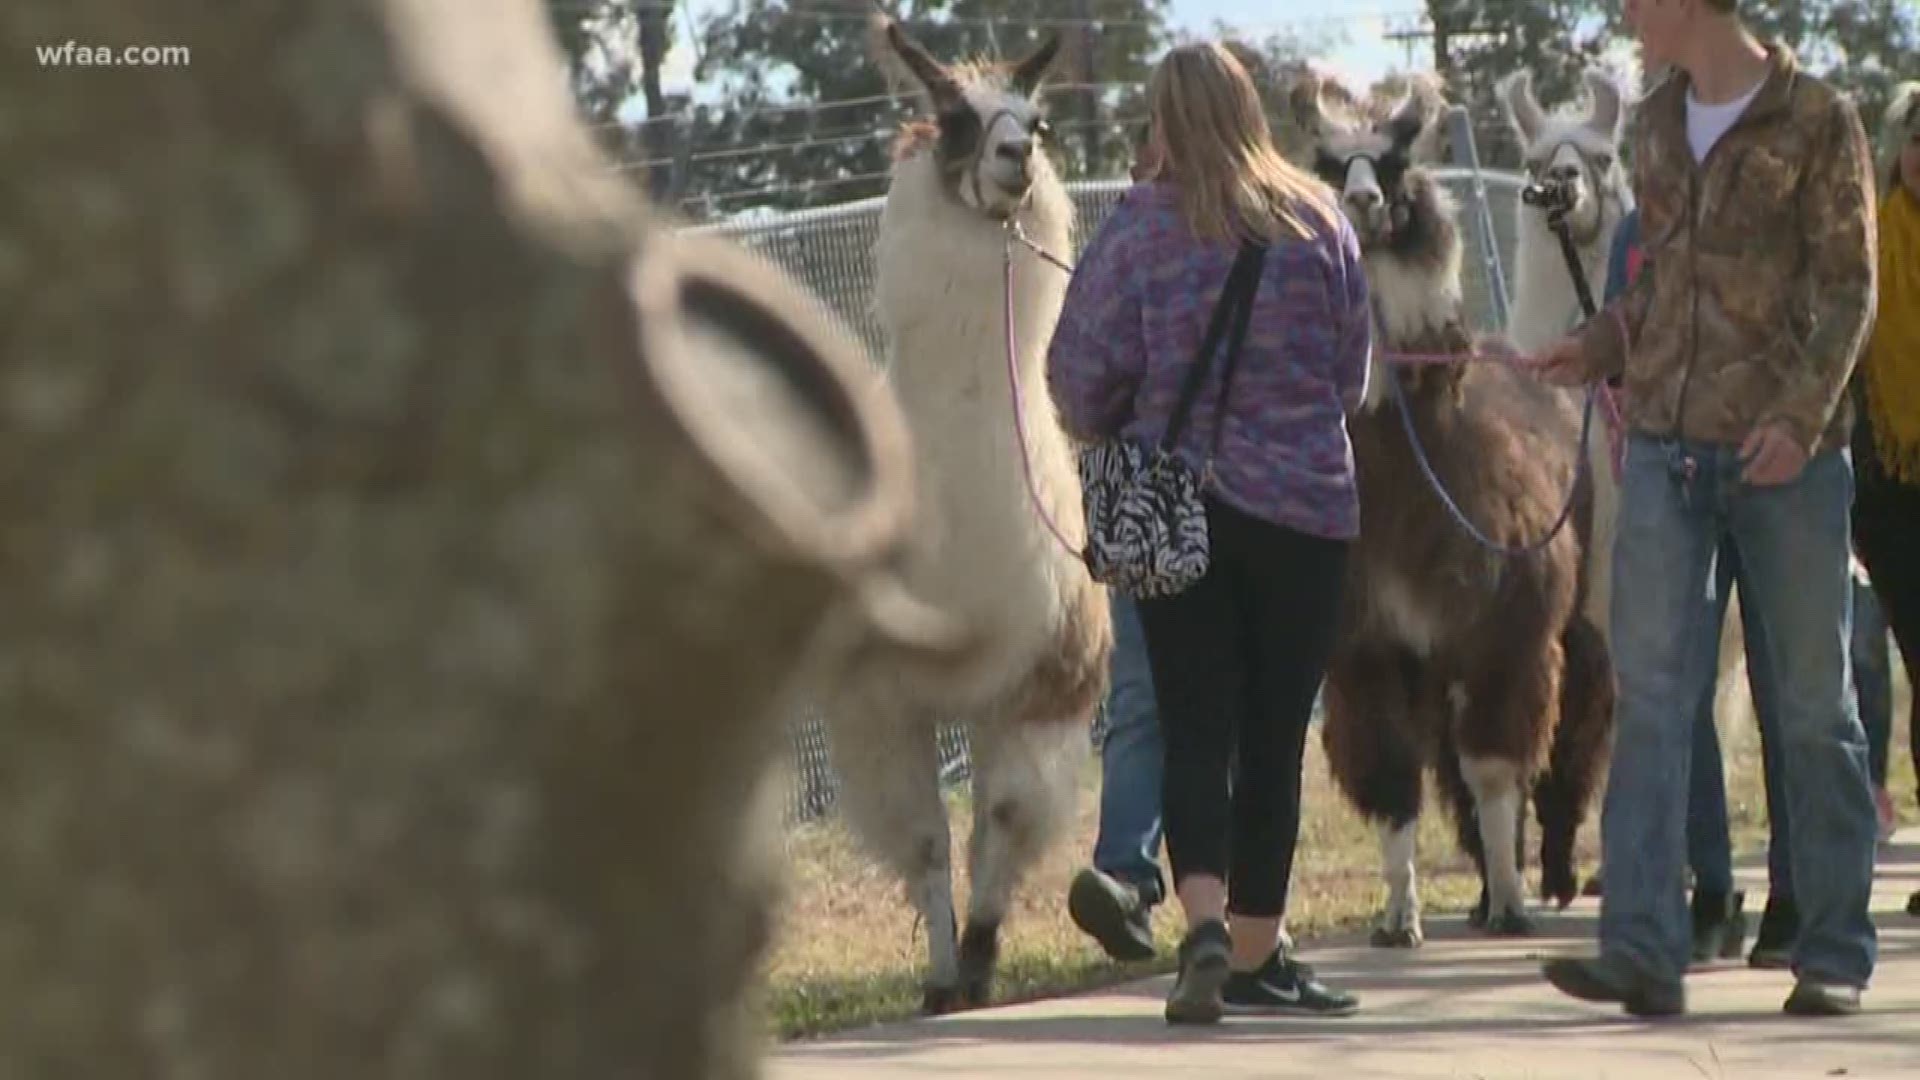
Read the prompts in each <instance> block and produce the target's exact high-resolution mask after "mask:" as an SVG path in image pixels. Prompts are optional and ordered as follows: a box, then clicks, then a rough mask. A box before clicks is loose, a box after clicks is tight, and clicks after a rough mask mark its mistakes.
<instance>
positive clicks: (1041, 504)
mask: <svg viewBox="0 0 1920 1080" xmlns="http://www.w3.org/2000/svg"><path fill="white" fill-rule="evenodd" d="M1016 239H1017V240H1019V241H1020V242H1021V243H1023V244H1025V245H1027V246H1028V247H1030V248H1032V249H1033V250H1034V251H1035V252H1037V253H1038V254H1039V255H1040V256H1041V257H1042V258H1044V259H1046V260H1047V261H1048V262H1050V263H1052V264H1054V265H1055V266H1058V267H1060V268H1061V269H1062V270H1065V271H1066V272H1067V273H1068V274H1071V273H1073V267H1071V266H1068V265H1067V264H1065V263H1063V262H1061V261H1060V260H1059V259H1056V258H1054V257H1053V256H1051V255H1048V254H1047V253H1046V252H1045V251H1042V250H1041V249H1040V247H1039V246H1038V245H1037V244H1035V243H1034V242H1033V241H1031V240H1028V239H1027V237H1026V234H1025V233H1022V232H1021V231H1020V226H1019V225H1018V224H1017V223H1015V222H1013V221H1012V219H1008V224H1007V245H1006V257H1005V268H1006V272H1005V273H1004V274H1002V275H1001V277H1002V279H1003V280H1004V281H1005V283H1006V295H1005V300H1006V303H1005V304H1004V305H1003V308H1004V313H1005V316H1006V324H1007V385H1008V386H1009V387H1011V388H1012V389H1013V432H1014V436H1015V437H1016V438H1017V439H1019V442H1020V471H1021V473H1022V475H1024V476H1025V477H1026V478H1027V496H1028V497H1029V498H1031V499H1032V500H1033V509H1034V512H1035V513H1037V514H1039V515H1040V520H1041V522H1042V523H1044V524H1045V525H1046V527H1047V531H1049V532H1051V533H1053V538H1054V539H1055V540H1058V541H1059V542H1060V546H1061V547H1062V548H1065V549H1066V552H1067V554H1069V555H1072V556H1073V557H1074V558H1076V559H1080V560H1083V561H1084V560H1085V559H1086V552H1085V551H1084V550H1083V549H1081V548H1076V547H1074V546H1073V541H1071V540H1069V539H1067V534H1066V532H1065V531H1064V530H1062V529H1061V528H1060V523H1059V522H1057V521H1055V520H1054V519H1053V515H1052V514H1051V513H1049V512H1048V510H1047V504H1046V500H1044V499H1042V498H1041V497H1040V483H1039V480H1038V479H1037V478H1036V477H1035V476H1034V475H1033V455H1032V453H1031V452H1030V451H1029V447H1030V446H1031V444H1032V440H1031V439H1029V438H1028V436H1027V405H1026V398H1025V395H1023V394H1021V392H1020V343H1019V341H1018V340H1016V338H1015V335H1014V330H1013V242H1014V241H1015V240H1016Z"/></svg>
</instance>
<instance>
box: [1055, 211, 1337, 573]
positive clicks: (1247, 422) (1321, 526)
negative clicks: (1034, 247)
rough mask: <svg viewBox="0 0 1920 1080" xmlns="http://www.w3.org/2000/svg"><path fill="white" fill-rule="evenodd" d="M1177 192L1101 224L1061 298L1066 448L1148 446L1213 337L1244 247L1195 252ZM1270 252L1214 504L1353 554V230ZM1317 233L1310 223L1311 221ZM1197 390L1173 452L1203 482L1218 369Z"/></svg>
mask: <svg viewBox="0 0 1920 1080" xmlns="http://www.w3.org/2000/svg"><path fill="white" fill-rule="evenodd" d="M1176 199H1177V196H1176V194H1175V191H1174V189H1173V188H1172V187H1171V186H1169V185H1167V184H1162V183H1143V184H1137V185H1135V186H1134V187H1133V188H1132V189H1130V190H1129V191H1127V193H1126V194H1125V195H1124V196H1122V197H1121V199H1120V202H1119V205H1117V206H1115V207H1114V209H1113V211H1112V213H1111V214H1110V215H1109V216H1108V217H1107V219H1106V220H1105V221H1104V222H1103V223H1102V224H1101V226H1100V228H1099V230H1098V232H1097V233H1096V234H1095V235H1094V237H1093V239H1092V240H1091V241H1090V242H1089V243H1088V245H1087V249H1086V251H1085V252H1084V253H1083V254H1082V255H1081V258H1080V264H1079V269H1078V270H1077V271H1076V273H1075V274H1074V278H1073V283H1072V284H1071V285H1070V286H1069V287H1068V290H1067V297H1066V306H1065V308H1064V309H1063V310H1062V311H1061V313H1060V324H1059V327H1058V328H1057V329H1056V330H1055V332H1054V336H1053V343H1052V346H1051V348H1050V349H1049V352H1048V357H1047V379H1048V385H1049V388H1050V389H1051V391H1052V393H1053V399H1054V403H1055V405H1056V406H1057V407H1058V409H1059V411H1060V419H1061V422H1062V424H1063V425H1064V426H1065V428H1066V430H1067V433H1068V434H1069V435H1071V436H1073V437H1074V438H1076V439H1079V440H1081V441H1086V442H1092V441H1095V440H1099V439H1104V438H1109V437H1112V436H1115V435H1120V436H1123V437H1126V438H1129V439H1133V440H1136V441H1139V442H1141V443H1143V444H1149V445H1150V444H1153V443H1156V442H1158V441H1159V439H1160V436H1161V433H1162V432H1164V431H1165V430H1166V426H1167V420H1168V417H1169V416H1170V415H1171V413H1172V412H1173V405H1174V402H1175V401H1176V400H1177V398H1178V397H1179V394H1180V382H1181V379H1182V378H1183V377H1184V376H1185V375H1186V373H1187V370H1188V368H1189V366H1190V365H1191V364H1192V362H1193V355H1194V352H1195V350H1197V349H1198V348H1199V347H1200V339H1201V337H1202V335H1204V334H1205V332H1206V328H1207V320H1208V318H1209V316H1210V315H1211V314H1212V312H1213V305H1214V301H1215V299H1216V298H1217V297H1218V296H1219V293H1220V287H1221V285H1222V284H1223V283H1224V282H1225V281H1226V276H1227V269H1228V268H1229V267H1230V266H1232V265H1233V259H1234V255H1235V245H1233V244H1230V243H1216V242H1202V241H1200V240H1197V239H1195V238H1194V236H1193V234H1192V233H1191V232H1190V231H1188V229H1187V227H1186V224H1185V223H1184V222H1183V221H1182V219H1181V217H1180V210H1179V205H1178V203H1177V201H1176ZM1333 217H1334V224H1335V227H1334V228H1333V229H1331V230H1328V231H1325V232H1323V233H1322V234H1321V235H1319V236H1317V237H1315V238H1314V239H1313V240H1312V241H1292V240H1290V241H1286V242H1284V243H1281V244H1277V245H1275V246H1273V247H1272V248H1271V249H1270V250H1269V251H1268V253H1267V259H1266V266H1265V272H1264V274H1263V275H1262V277H1261V280H1260V292H1259V295H1258V296H1257V297H1256V298H1255V301H1254V313H1253V321H1252V323H1251V324H1250V326H1249V328H1248V331H1247V343H1246V347H1245V349H1244V350H1243V351H1242V352H1241V354H1240V365H1239V370H1238V371H1237V372H1236V373H1235V375H1234V381H1233V386H1232V388H1231V390H1230V391H1229V394H1228V400H1227V407H1226V414H1227V415H1226V426H1225V429H1224V431H1223V432H1222V437H1221V441H1220V452H1219V455H1218V456H1217V457H1216V458H1215V460H1214V472H1215V476H1216V480H1215V484H1214V487H1213V489H1212V492H1211V493H1212V494H1213V495H1214V496H1215V497H1217V498H1219V499H1220V500H1221V501H1222V502H1225V503H1228V504H1230V505H1232V506H1234V507H1235V508H1237V509H1239V510H1242V511H1244V512H1246V513H1248V514H1252V515H1253V516H1255V517H1258V518H1261V519H1263V520H1266V521H1270V522H1273V523H1275V524H1277V525H1282V526H1285V527H1287V528H1290V529H1294V530H1296V531H1299V532H1303V533H1307V534H1310V535H1314V536H1321V537H1328V538H1332V539H1342V540H1347V539H1352V538H1354V537H1355V536H1357V535H1358V534H1359V531H1360V502H1359V494H1358V491H1357V490H1356V487H1355V483H1354V468H1353V448H1352V444H1351V443H1350V442H1349V441H1348V439H1347V424H1346V418H1347V414H1348V413H1350V412H1352V411H1354V410H1355V409H1357V408H1358V407H1359V404H1360V401H1361V399H1362V398H1363V397H1364V396H1365V394H1366V385H1367V369H1368V366H1369V360H1370V357H1371V350H1372V331H1371V322H1370V320H1369V318H1368V314H1367V312H1368V300H1367V282H1366V275H1365V273H1364V271H1363V269H1362V267H1361V262H1360V245H1359V241H1358V239H1357V238H1356V237H1355V236H1354V233H1353V229H1352V227H1351V226H1350V225H1349V224H1348V223H1347V220H1346V217H1345V216H1344V215H1342V214H1339V213H1337V212H1336V213H1335V214H1334V215H1333ZM1309 220H1312V219H1311V218H1309ZM1222 358H1223V357H1221V356H1218V355H1216V357H1215V359H1214V370H1213V371H1212V372H1210V373H1209V374H1208V378H1207V382H1206V384H1205V385H1203V386H1202V387H1201V388H1200V393H1199V396H1198V398H1197V399H1196V401H1195V402H1194V406H1193V412H1192V414H1191V415H1190V417H1189V418H1188V421H1187V427H1186V430H1185V431H1184V432H1182V433H1181V438H1180V445H1179V447H1178V451H1179V453H1180V456H1181V457H1182V458H1184V459H1185V460H1186V461H1187V463H1188V464H1189V465H1191V466H1192V467H1193V468H1194V469H1195V470H1196V471H1197V470H1198V469H1199V468H1200V467H1201V465H1202V463H1203V462H1204V460H1205V452H1206V448H1207V446H1208V445H1209V443H1210V442H1211V441H1212V439H1213V435H1214V430H1215V423H1216V419H1217V417H1216V412H1217V409H1216V405H1217V403H1218V401H1219V388H1220V383H1219V379H1220V369H1221V367H1222V366H1223V365H1222V364H1221V362H1220V361H1221V359H1222Z"/></svg>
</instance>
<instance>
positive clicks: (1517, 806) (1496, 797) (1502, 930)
mask: <svg viewBox="0 0 1920 1080" xmlns="http://www.w3.org/2000/svg"><path fill="white" fill-rule="evenodd" d="M1460 773H1461V775H1462V777H1464V778H1465V780H1466V782H1467V787H1468V788H1469V789H1471V790H1472V792H1473V800H1474V806H1475V808H1476V809H1477V810H1478V814H1479V819H1480V849H1481V852H1482V853H1483V856H1484V858H1485V867H1486V870H1485V882H1486V885H1485V889H1486V898H1487V918H1486V929H1487V932H1489V933H1492V934H1502V935H1525V934H1530V933H1532V932H1533V922H1532V920H1531V919H1529V918H1528V917H1527V913H1526V902H1525V899H1524V895H1523V894H1524V891H1525V890H1524V889H1523V888H1522V886H1521V883H1520V865H1519V860H1518V859H1517V858H1516V857H1515V848H1516V846H1517V843H1518V831H1519V824H1520V814H1521V809H1522V807H1521V798H1520V796H1521V790H1522V789H1521V783H1520V769H1519V766H1518V765H1516V764H1515V763H1514V762H1512V761H1511V760H1508V759H1505V758H1498V757H1465V756H1462V757H1461V759H1460Z"/></svg>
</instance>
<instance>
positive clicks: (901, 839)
mask: <svg viewBox="0 0 1920 1080" xmlns="http://www.w3.org/2000/svg"><path fill="white" fill-rule="evenodd" d="M826 715H827V717H828V730H829V732H830V735H831V738H832V754H833V765H834V771H835V772H836V773H838V775H839V778H840V790H839V805H840V811H841V813H842V814H843V815H844V816H845V818H846V821H847V824H848V826H849V827H850V828H851V829H852V830H853V832H854V834H855V835H856V836H858V837H859V838H860V839H861V841H862V842H863V843H864V844H865V845H866V846H867V847H868V848H869V849H870V850H871V851H872V852H873V853H874V854H875V855H876V856H878V857H879V859H880V860H881V861H882V862H884V863H885V864H886V865H887V866H888V867H889V868H890V869H892V870H893V871H894V873H896V874H898V875H899V876H900V878H901V880H902V882H903V883H904V884H905V886H906V893H907V899H908V901H909V902H910V903H912V904H913V906H914V909H915V910H916V911H918V912H919V913H920V917H921V919H922V920H924V922H925V924H926V931H927V979H926V988H925V997H924V1001H923V1007H924V1009H925V1011H926V1012H928V1013H934V1014H937V1013H942V1012H949V1011H952V1009H953V1008H954V1007H955V1004H956V1003H957V1001H958V997H959V985H960V970H959V956H958V950H957V941H956V938H957V937H958V934H957V931H956V927H955V925H954V922H955V920H954V911H953V872H952V868H951V854H950V849H951V837H950V836H949V833H948V826H947V808H946V804H945V802H944V801H943V800H942V799H941V797H940V768H939V751H938V747H937V746H936V744H935V739H934V736H935V733H936V730H937V724H936V722H935V721H934V720H933V718H932V716H931V715H930V714H929V713H927V712H925V711H923V710H918V709H913V708H901V707H887V706H885V705H881V704H880V703H878V702H876V701H874V700H872V699H867V700H859V699H848V700H843V701H841V702H836V703H834V704H833V705H831V706H830V707H828V709H827V713H826Z"/></svg>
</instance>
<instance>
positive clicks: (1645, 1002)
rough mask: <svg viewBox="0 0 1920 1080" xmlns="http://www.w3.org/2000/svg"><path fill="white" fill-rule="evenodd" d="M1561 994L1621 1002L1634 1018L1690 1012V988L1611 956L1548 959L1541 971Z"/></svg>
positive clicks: (1585, 998) (1583, 999)
mask: <svg viewBox="0 0 1920 1080" xmlns="http://www.w3.org/2000/svg"><path fill="white" fill-rule="evenodd" d="M1541 973H1542V974H1544V975H1545V976H1546V977H1547V981H1548V982H1550V983H1552V984H1553V985H1554V987H1555V988H1556V989H1558V990H1559V991H1560V992H1561V993H1563V994H1566V995H1568V996H1570V997H1576V998H1579V999H1580V1000H1581V1001H1606V1002H1619V1003H1620V1004H1621V1005H1622V1006H1624V1007H1625V1008H1626V1010H1627V1012H1628V1013H1629V1014H1631V1015H1633V1016H1646V1017H1653V1016H1679V1015H1680V1014H1681V1013H1684V1012H1686V1011H1687V988H1686V986H1685V984H1683V983H1681V982H1680V981H1679V980H1677V979H1676V980H1674V981H1673V982H1662V981H1659V980H1656V979H1652V978H1649V977H1648V976H1646V975H1644V974H1642V973H1641V972H1640V971H1639V970H1638V969H1637V968H1635V967H1634V966H1633V965H1631V964H1629V963H1627V962H1626V961H1624V960H1620V959H1618V958H1615V957H1611V956H1601V957H1598V958H1597V959H1591V960H1578V959H1573V958H1571V957H1562V958H1560V959H1555V960H1549V961H1547V962H1546V964H1545V965H1544V966H1543V967H1542V968H1541Z"/></svg>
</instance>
